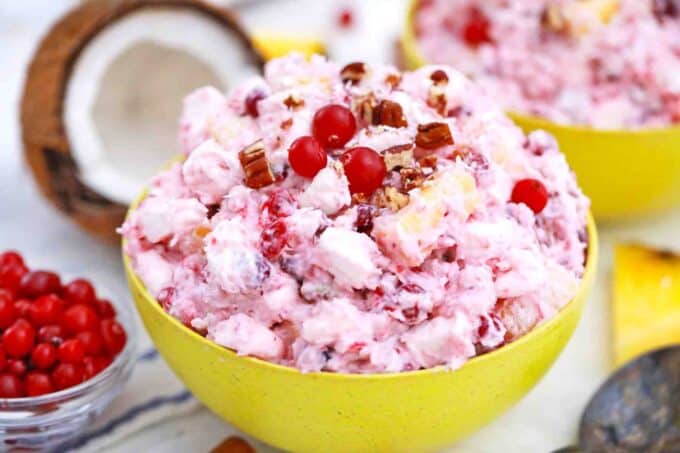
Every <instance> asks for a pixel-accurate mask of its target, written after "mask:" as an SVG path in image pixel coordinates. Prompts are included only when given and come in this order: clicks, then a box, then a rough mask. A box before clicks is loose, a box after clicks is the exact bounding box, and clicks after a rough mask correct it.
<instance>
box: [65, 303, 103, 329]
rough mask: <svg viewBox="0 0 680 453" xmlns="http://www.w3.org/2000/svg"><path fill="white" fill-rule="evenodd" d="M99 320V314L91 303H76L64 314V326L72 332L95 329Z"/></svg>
mask: <svg viewBox="0 0 680 453" xmlns="http://www.w3.org/2000/svg"><path fill="white" fill-rule="evenodd" d="M98 322H99V316H97V312H96V311H94V308H92V307H91V306H89V305H83V304H76V305H73V306H71V307H69V308H68V309H67V310H66V311H65V312H64V315H63V316H62V326H63V327H64V328H65V329H66V331H67V332H70V333H74V334H75V333H78V332H85V331H86V330H95V329H96V328H97V324H98Z"/></svg>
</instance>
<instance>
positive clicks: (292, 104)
mask: <svg viewBox="0 0 680 453" xmlns="http://www.w3.org/2000/svg"><path fill="white" fill-rule="evenodd" d="M283 103H284V104H285V105H286V107H288V108H289V109H291V110H297V109H299V108H301V107H303V106H304V105H305V101H304V99H302V98H300V97H299V96H298V95H295V94H291V95H290V96H288V97H287V98H286V99H285V100H284V101H283Z"/></svg>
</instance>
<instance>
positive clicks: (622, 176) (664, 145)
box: [403, 0, 680, 220]
mask: <svg viewBox="0 0 680 453" xmlns="http://www.w3.org/2000/svg"><path fill="white" fill-rule="evenodd" d="M417 8H418V0H412V1H411V6H410V9H409V13H408V15H407V18H406V23H405V28H404V34H403V50H404V57H405V60H406V64H407V65H408V66H409V68H410V69H416V68H419V67H421V66H423V65H425V64H427V61H426V60H425V58H424V57H423V55H422V54H421V52H420V50H419V49H418V43H417V39H416V35H415V27H414V26H413V24H414V20H413V18H414V15H415V13H416V10H417ZM510 116H511V117H512V118H513V120H514V121H515V122H516V123H517V125H519V126H520V127H521V128H522V129H524V131H525V132H530V131H532V130H536V129H544V130H546V131H548V132H550V133H551V134H553V135H554V136H555V138H557V140H558V142H559V144H560V149H561V150H562V152H564V154H565V155H566V156H567V160H568V161H569V165H570V166H571V168H572V169H573V170H574V172H575V173H576V176H577V178H578V182H579V185H580V186H581V188H582V189H583V191H584V192H585V194H586V195H588V197H589V198H590V200H591V202H592V211H593V214H594V215H595V217H596V218H597V219H598V220H626V219H629V218H634V217H639V216H641V215H644V214H649V213H658V212H662V211H665V210H668V209H671V208H675V207H678V206H680V127H669V128H665V129H648V130H639V131H626V130H597V129H591V128H587V127H577V126H565V125H560V124H556V123H553V122H550V121H546V120H543V119H539V118H533V117H528V116H525V115H519V114H514V113H512V114H510Z"/></svg>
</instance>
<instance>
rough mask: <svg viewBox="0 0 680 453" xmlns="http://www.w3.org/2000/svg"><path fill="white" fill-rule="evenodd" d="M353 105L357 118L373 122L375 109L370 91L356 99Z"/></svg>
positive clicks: (369, 122)
mask: <svg viewBox="0 0 680 453" xmlns="http://www.w3.org/2000/svg"><path fill="white" fill-rule="evenodd" d="M354 105H355V111H356V112H357V116H358V117H359V119H361V120H362V121H364V122H365V123H366V124H371V123H372V122H373V109H375V106H376V101H375V97H374V96H373V94H372V93H371V94H369V95H368V96H364V97H363V98H360V99H358V100H357V101H356V104H354Z"/></svg>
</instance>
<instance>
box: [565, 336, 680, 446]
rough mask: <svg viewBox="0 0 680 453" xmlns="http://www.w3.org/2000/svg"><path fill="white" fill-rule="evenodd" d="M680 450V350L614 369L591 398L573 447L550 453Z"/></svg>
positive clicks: (667, 350) (665, 351)
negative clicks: (575, 444)
mask: <svg viewBox="0 0 680 453" xmlns="http://www.w3.org/2000/svg"><path fill="white" fill-rule="evenodd" d="M577 452H582V453H591V452H597V453H628V452H634V453H638V452H639V453H678V452H680V346H671V347H667V348H663V349H658V350H656V351H652V352H649V353H647V354H644V355H642V356H640V357H638V358H637V359H634V360H633V361H631V362H629V363H628V364H626V365H625V366H623V367H622V368H620V369H619V370H617V371H616V372H615V373H614V374H613V375H612V376H611V377H610V378H609V379H607V381H606V382H605V383H604V384H602V386H601V387H600V388H599V389H598V390H597V392H596V393H595V395H594V396H593V397H592V399H591V400H590V402H589V403H588V406H587V407H586V409H585V411H584V412H583V416H582V417H581V424H580V427H579V444H578V447H566V448H562V449H560V450H557V451H555V452H553V453H577Z"/></svg>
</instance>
